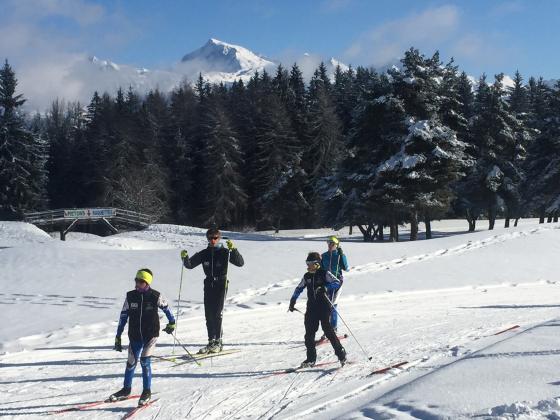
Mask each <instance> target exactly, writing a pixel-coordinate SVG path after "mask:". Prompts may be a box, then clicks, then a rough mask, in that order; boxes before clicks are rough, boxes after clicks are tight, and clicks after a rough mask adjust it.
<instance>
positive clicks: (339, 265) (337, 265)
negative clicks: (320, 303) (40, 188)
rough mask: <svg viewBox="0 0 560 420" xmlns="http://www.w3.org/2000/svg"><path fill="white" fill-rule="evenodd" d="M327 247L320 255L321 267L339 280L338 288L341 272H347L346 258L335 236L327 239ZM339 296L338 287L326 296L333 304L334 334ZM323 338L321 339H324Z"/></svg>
mask: <svg viewBox="0 0 560 420" xmlns="http://www.w3.org/2000/svg"><path fill="white" fill-rule="evenodd" d="M327 245H328V247H329V250H328V251H327V252H324V253H323V254H322V255H321V267H323V269H324V270H327V271H329V272H330V273H332V274H333V275H334V276H335V277H336V278H337V279H339V280H340V286H341V287H342V284H343V283H344V279H343V277H342V270H344V271H348V259H347V258H346V254H344V253H343V252H342V248H341V247H340V241H339V240H338V238H337V237H336V236H330V237H329V238H328V239H327ZM339 294H340V287H339V288H338V289H336V290H333V291H332V292H330V293H329V294H328V296H329V299H330V300H331V302H332V304H333V308H332V310H331V325H332V327H333V329H334V332H335V333H336V332H337V328H338V312H337V307H338V303H337V300H338V295H339ZM324 338H325V337H321V339H324Z"/></svg>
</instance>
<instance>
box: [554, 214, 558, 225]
mask: <svg viewBox="0 0 560 420" xmlns="http://www.w3.org/2000/svg"><path fill="white" fill-rule="evenodd" d="M554 223H558V212H556V213H554Z"/></svg>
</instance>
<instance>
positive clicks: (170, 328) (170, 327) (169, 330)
mask: <svg viewBox="0 0 560 420" xmlns="http://www.w3.org/2000/svg"><path fill="white" fill-rule="evenodd" d="M162 331H165V332H166V333H167V334H171V333H172V332H173V331H175V324H173V323H171V322H170V323H169V324H167V325H166V326H165V328H164V329H163V330H162Z"/></svg>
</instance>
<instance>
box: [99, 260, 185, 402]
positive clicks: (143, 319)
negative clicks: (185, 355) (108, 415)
mask: <svg viewBox="0 0 560 420" xmlns="http://www.w3.org/2000/svg"><path fill="white" fill-rule="evenodd" d="M152 280H153V274H152V272H151V271H150V270H149V269H147V268H142V269H140V270H138V272H137V273H136V277H135V278H134V281H135V282H136V288H135V289H134V290H131V291H130V292H128V293H127V294H126V299H125V301H124V305H123V308H122V311H121V315H120V318H119V326H118V327H117V336H116V337H115V346H114V347H113V350H116V351H122V343H121V335H122V333H123V331H124V327H125V325H126V323H127V321H129V322H128V338H129V340H130V343H129V346H128V360H127V362H126V369H125V372H124V386H123V388H122V389H121V390H120V391H118V392H116V393H114V394H112V395H111V396H110V397H109V400H110V401H119V400H123V399H126V398H127V397H128V396H129V395H130V392H131V389H132V378H133V377H134V370H135V369H136V365H137V364H138V359H140V365H141V366H142V380H143V385H144V389H143V391H142V395H141V396H140V399H139V400H138V405H144V404H146V403H147V402H148V401H150V398H151V395H152V393H151V382H152V367H151V356H152V353H153V350H154V348H155V346H156V341H157V338H158V336H159V316H158V308H159V309H161V310H162V311H163V312H164V313H165V316H166V317H167V320H168V324H167V326H166V327H165V328H164V329H163V331H165V332H166V333H167V334H171V333H173V331H174V330H175V318H174V317H173V314H172V313H171V311H170V309H169V305H168V304H167V300H166V299H165V297H163V295H162V294H161V293H160V292H158V291H157V290H154V289H152V288H151V287H150V286H151V284H152Z"/></svg>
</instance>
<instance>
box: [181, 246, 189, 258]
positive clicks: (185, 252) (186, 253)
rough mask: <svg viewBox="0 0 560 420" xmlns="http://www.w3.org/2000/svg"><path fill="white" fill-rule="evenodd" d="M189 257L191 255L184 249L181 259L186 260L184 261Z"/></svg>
mask: <svg viewBox="0 0 560 420" xmlns="http://www.w3.org/2000/svg"><path fill="white" fill-rule="evenodd" d="M188 256H189V253H188V252H187V251H185V250H184V249H183V250H182V251H181V259H182V260H184V259H185V258H187V257H188Z"/></svg>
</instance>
